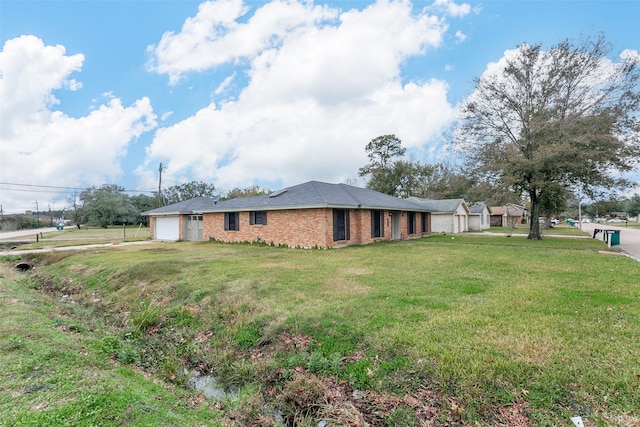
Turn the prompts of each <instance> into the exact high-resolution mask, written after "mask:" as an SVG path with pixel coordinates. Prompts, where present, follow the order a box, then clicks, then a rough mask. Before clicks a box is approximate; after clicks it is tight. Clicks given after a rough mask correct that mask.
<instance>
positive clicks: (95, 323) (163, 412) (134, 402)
mask: <svg viewBox="0 0 640 427" xmlns="http://www.w3.org/2000/svg"><path fill="white" fill-rule="evenodd" d="M0 271H1V273H0V274H1V276H0V307H1V310H2V316H1V317H0V343H1V344H0V377H1V378H2V382H0V425H2V426H42V425H47V426H69V425H147V426H156V425H188V424H201V423H207V424H208V425H214V424H215V423H216V422H217V421H216V420H220V419H221V417H220V414H219V413H218V412H217V411H216V410H215V409H213V407H210V406H209V405H206V404H195V403H194V402H195V401H194V399H193V394H192V393H189V392H188V391H186V390H184V388H182V387H176V386H175V385H173V384H171V383H168V382H157V381H154V380H153V378H150V377H148V376H147V375H145V374H144V372H142V370H141V369H138V368H136V366H135V365H129V364H126V363H117V362H116V361H115V358H114V357H113V354H114V353H115V354H116V355H117V354H119V353H120V352H122V348H121V347H123V346H125V345H126V343H125V342H123V340H122V339H121V338H119V336H118V335H117V334H118V331H114V330H112V328H110V327H108V326H107V325H105V324H104V323H103V322H101V321H100V319H90V318H89V317H90V314H89V313H88V312H87V311H86V309H83V308H80V307H76V308H74V307H75V305H74V304H72V303H71V302H70V301H71V300H70V299H66V301H67V302H66V303H61V302H60V301H59V299H60V297H59V295H53V294H52V295H48V294H43V293H40V292H36V291H34V289H33V286H34V285H35V284H36V282H34V281H33V280H32V279H27V278H24V277H23V278H21V277H20V276H18V273H16V272H13V271H11V270H10V269H9V268H8V266H7V265H3V266H2V269H1V270H0ZM85 316H86V317H85ZM114 333H115V335H114ZM112 351H113V353H112ZM220 425H221V424H220Z"/></svg>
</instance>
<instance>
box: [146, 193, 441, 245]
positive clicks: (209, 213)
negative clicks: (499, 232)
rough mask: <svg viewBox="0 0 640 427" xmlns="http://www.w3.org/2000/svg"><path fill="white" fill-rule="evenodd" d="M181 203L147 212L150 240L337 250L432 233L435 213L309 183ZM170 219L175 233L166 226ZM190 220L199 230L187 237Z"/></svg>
mask: <svg viewBox="0 0 640 427" xmlns="http://www.w3.org/2000/svg"><path fill="white" fill-rule="evenodd" d="M182 203H185V202H182ZM177 205H180V204H176V205H170V206H165V207H163V208H158V209H154V210H151V211H148V212H144V213H143V215H147V216H149V217H150V221H149V223H150V228H151V237H152V238H156V239H160V238H162V236H169V234H171V237H173V238H171V239H165V240H180V239H182V240H210V239H215V240H219V241H222V242H265V243H274V244H284V245H288V246H293V247H295V246H299V247H307V248H308V247H322V248H333V247H341V246H348V245H354V244H365V243H373V242H376V241H380V240H401V239H408V238H417V237H421V236H424V235H428V234H430V233H431V215H430V212H429V210H428V209H426V208H425V207H423V206H420V205H418V204H415V203H412V202H410V201H407V200H403V199H400V198H397V197H393V196H389V195H387V194H383V193H379V192H377V191H373V190H368V189H364V188H359V187H353V186H350V185H347V184H328V183H324V182H319V181H310V182H307V183H304V184H299V185H295V186H292V187H287V188H284V189H281V190H278V191H274V192H272V193H270V194H268V195H262V196H254V197H241V198H236V199H231V200H225V201H222V202H219V201H214V202H212V203H211V204H210V205H208V206H199V207H198V208H197V209H188V210H187V209H186V208H185V206H177ZM167 218H170V219H167ZM169 222H171V223H172V224H173V225H172V227H173V231H172V233H167V232H166V230H165V229H166V227H165V226H166V225H167V224H169ZM189 223H193V224H195V225H196V226H199V227H200V230H201V231H200V232H198V233H191V234H190V235H189V236H188V235H187V233H186V230H188V229H189V226H188V224H189ZM194 237H195V238H194Z"/></svg>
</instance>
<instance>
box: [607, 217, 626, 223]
mask: <svg viewBox="0 0 640 427" xmlns="http://www.w3.org/2000/svg"><path fill="white" fill-rule="evenodd" d="M607 222H611V223H614V224H619V223H621V222H627V221H625V220H623V219H620V218H611V219H610V220H607Z"/></svg>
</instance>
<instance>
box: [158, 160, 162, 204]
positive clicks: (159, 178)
mask: <svg viewBox="0 0 640 427" xmlns="http://www.w3.org/2000/svg"><path fill="white" fill-rule="evenodd" d="M162 170H163V166H162V162H160V167H159V168H158V172H159V177H158V207H160V205H161V204H162Z"/></svg>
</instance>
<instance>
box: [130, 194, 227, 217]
mask: <svg viewBox="0 0 640 427" xmlns="http://www.w3.org/2000/svg"><path fill="white" fill-rule="evenodd" d="M216 202H217V199H211V198H209V197H196V198H193V199H189V200H185V201H182V202H178V203H173V204H171V205H167V206H162V207H159V208H156V209H152V210H150V211H146V212H142V215H168V214H190V213H202V212H203V211H204V210H205V209H210V208H211V207H212V206H215V205H216Z"/></svg>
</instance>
